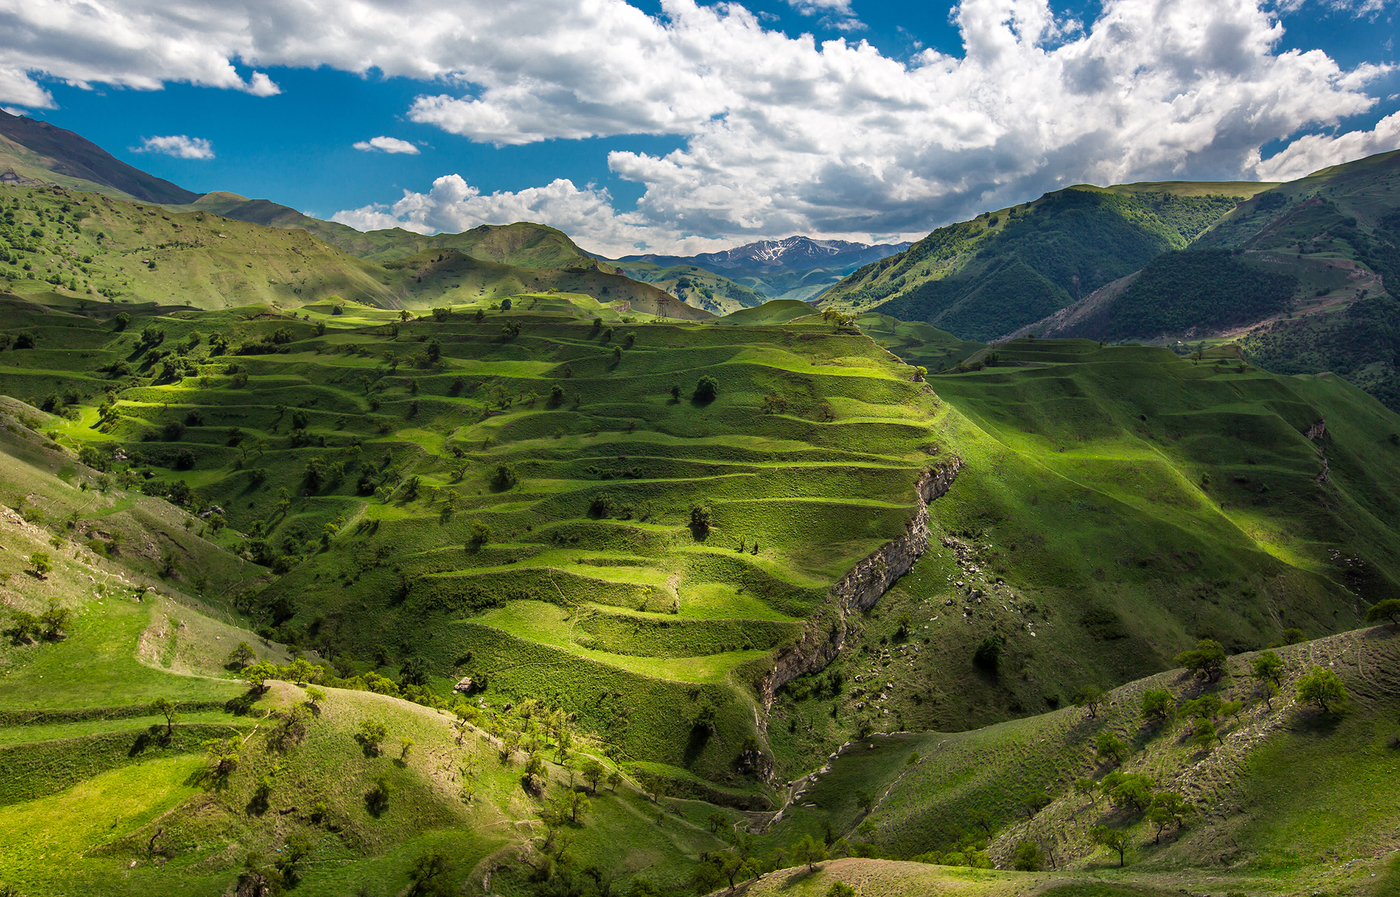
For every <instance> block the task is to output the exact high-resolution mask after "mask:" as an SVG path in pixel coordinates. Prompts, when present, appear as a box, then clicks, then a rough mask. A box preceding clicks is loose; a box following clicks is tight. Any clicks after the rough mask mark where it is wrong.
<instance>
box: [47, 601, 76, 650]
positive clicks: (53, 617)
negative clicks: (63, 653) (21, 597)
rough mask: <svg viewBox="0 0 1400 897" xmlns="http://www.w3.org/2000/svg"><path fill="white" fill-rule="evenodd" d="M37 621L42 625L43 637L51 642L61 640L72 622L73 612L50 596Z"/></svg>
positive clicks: (65, 635)
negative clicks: (47, 604)
mask: <svg viewBox="0 0 1400 897" xmlns="http://www.w3.org/2000/svg"><path fill="white" fill-rule="evenodd" d="M39 622H40V623H42V624H43V625H44V638H46V639H48V640H49V641H51V642H58V641H62V640H63V639H64V638H65V637H67V635H68V627H69V626H71V625H72V623H73V612H72V611H71V610H69V609H68V608H66V607H64V606H63V605H61V604H59V603H58V599H57V598H50V599H49V606H48V607H47V608H45V609H44V612H43V613H42V614H40V615H39Z"/></svg>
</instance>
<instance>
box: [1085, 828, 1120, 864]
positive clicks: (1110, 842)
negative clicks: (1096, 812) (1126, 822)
mask: <svg viewBox="0 0 1400 897" xmlns="http://www.w3.org/2000/svg"><path fill="white" fill-rule="evenodd" d="M1092 837H1093V839H1094V843H1095V844H1101V845H1103V846H1104V847H1107V848H1108V849H1109V850H1116V851H1118V868H1120V869H1121V868H1123V859H1124V856H1123V855H1124V854H1125V853H1126V852H1127V850H1128V833H1127V832H1123V831H1119V830H1118V829H1116V828H1109V827H1108V826H1106V825H1096V826H1094V831H1093V835H1092Z"/></svg>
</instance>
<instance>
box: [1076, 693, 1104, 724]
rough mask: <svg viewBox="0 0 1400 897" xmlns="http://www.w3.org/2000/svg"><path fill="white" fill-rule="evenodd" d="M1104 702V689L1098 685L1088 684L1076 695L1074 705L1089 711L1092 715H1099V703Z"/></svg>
mask: <svg viewBox="0 0 1400 897" xmlns="http://www.w3.org/2000/svg"><path fill="white" fill-rule="evenodd" d="M1102 703H1103V689H1102V688H1099V687H1098V686H1097V685H1086V686H1084V687H1083V688H1081V689H1080V690H1079V691H1078V692H1077V693H1076V694H1075V696H1074V706H1076V707H1083V708H1084V709H1085V710H1087V711H1089V716H1090V717H1097V716H1098V715H1099V705H1100V704H1102Z"/></svg>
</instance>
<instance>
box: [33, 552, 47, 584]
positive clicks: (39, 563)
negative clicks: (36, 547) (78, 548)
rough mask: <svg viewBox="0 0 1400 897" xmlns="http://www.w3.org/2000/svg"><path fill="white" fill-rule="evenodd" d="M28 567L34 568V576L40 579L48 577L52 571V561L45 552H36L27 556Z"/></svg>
mask: <svg viewBox="0 0 1400 897" xmlns="http://www.w3.org/2000/svg"><path fill="white" fill-rule="evenodd" d="M29 566H31V567H33V568H34V575H35V576H37V577H39V578H40V579H45V578H47V577H48V575H49V572H50V571H51V570H53V560H52V559H51V558H50V557H49V554H48V552H46V551H36V552H34V553H33V554H31V555H30V556H29Z"/></svg>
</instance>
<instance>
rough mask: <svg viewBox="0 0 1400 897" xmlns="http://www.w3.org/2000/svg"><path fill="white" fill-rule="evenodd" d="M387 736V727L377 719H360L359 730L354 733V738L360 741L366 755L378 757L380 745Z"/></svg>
mask: <svg viewBox="0 0 1400 897" xmlns="http://www.w3.org/2000/svg"><path fill="white" fill-rule="evenodd" d="M388 737H389V730H388V728H386V727H385V725H384V724H383V723H381V722H380V721H379V720H377V719H367V720H362V721H361V722H360V730H359V731H358V732H356V733H355V740H356V741H358V742H359V743H360V749H361V750H362V751H364V754H365V756H366V757H378V756H379V755H380V753H382V750H381V748H380V745H381V744H383V743H384V739H385V738H388Z"/></svg>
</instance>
